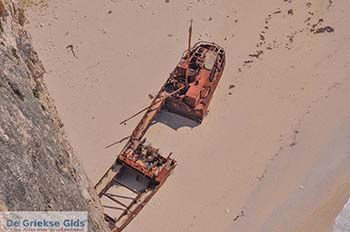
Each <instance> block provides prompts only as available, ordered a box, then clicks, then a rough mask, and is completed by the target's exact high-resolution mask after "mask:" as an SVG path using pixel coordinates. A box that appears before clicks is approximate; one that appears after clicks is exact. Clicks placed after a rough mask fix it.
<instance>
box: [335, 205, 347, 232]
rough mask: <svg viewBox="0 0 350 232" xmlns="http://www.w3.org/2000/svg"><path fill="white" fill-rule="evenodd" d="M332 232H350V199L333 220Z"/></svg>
mask: <svg viewBox="0 0 350 232" xmlns="http://www.w3.org/2000/svg"><path fill="white" fill-rule="evenodd" d="M333 232H350V199H349V201H348V203H346V204H345V206H344V209H343V210H342V211H341V212H340V214H339V215H338V217H337V218H336V219H335V223H334V226H333Z"/></svg>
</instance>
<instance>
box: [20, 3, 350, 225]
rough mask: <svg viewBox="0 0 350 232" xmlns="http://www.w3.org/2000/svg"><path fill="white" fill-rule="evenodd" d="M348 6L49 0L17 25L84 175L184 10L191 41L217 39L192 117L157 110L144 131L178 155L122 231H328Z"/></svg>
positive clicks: (169, 43) (338, 186) (337, 205)
mask: <svg viewBox="0 0 350 232" xmlns="http://www.w3.org/2000/svg"><path fill="white" fill-rule="evenodd" d="M349 10H350V2H349V1H346V0H338V1H333V2H332V1H328V0H327V1H326V0H317V1H316V0H314V1H284V0H270V1H268V2H264V3H262V1H259V0H251V1H244V0H237V1H231V0H222V1H204V0H203V1H183V0H181V1H173V0H170V1H169V2H166V1H137V0H134V1H124V0H119V1H118V0H108V1H101V0H91V1H89V2H88V3H87V1H83V0H75V1H72V0H62V1H59V2H58V1H49V3H48V5H47V6H36V7H31V8H30V10H29V15H28V19H29V23H28V24H27V25H26V26H27V28H28V29H29V30H30V32H31V34H32V36H33V42H34V46H35V47H36V49H37V51H38V52H39V55H40V57H41V59H42V61H43V63H44V65H45V67H46V70H47V74H46V82H47V85H48V88H49V91H50V92H51V94H52V97H53V98H54V99H55V101H56V105H57V108H58V111H59V112H60V113H61V116H62V119H63V122H64V124H65V129H66V131H67V134H68V136H69V138H70V140H71V142H72V145H73V147H74V149H75V152H76V153H77V155H78V156H79V157H80V159H81V160H82V162H83V165H84V167H85V170H86V171H87V174H88V176H89V177H90V179H91V181H92V182H93V183H95V182H96V181H97V180H98V179H99V178H100V177H101V176H102V175H103V174H104V172H105V171H106V169H107V168H108V167H109V166H110V165H111V164H112V161H113V160H114V159H115V157H116V155H117V154H118V152H119V151H120V150H121V148H122V144H120V145H116V146H113V147H111V148H109V149H105V146H106V145H108V144H111V143H113V142H115V141H117V140H119V139H121V138H123V137H125V136H127V135H129V134H130V132H131V131H132V129H133V128H134V126H135V125H136V123H137V122H138V121H137V119H136V120H132V121H130V122H129V123H128V124H127V125H126V126H120V125H119V122H120V121H122V120H123V119H125V118H127V117H128V116H130V115H132V114H133V113H135V112H137V111H138V110H140V109H142V108H143V107H145V106H147V105H148V104H149V103H150V101H151V100H150V99H149V97H148V95H149V94H153V95H154V94H156V93H157V92H158V90H159V88H160V87H161V86H162V84H163V83H164V82H165V80H166V78H167V77H168V74H169V73H170V72H171V71H172V70H173V68H174V67H175V65H176V64H177V62H178V61H179V59H180V57H181V55H182V53H183V51H184V50H185V49H186V45H187V30H188V25H189V22H190V19H191V18H192V19H193V20H194V28H193V29H194V33H193V39H194V41H198V40H207V41H214V42H216V43H218V44H220V45H222V46H223V47H224V48H225V50H226V59H227V62H226V67H225V71H224V75H223V76H222V80H221V81H220V83H219V86H218V88H217V90H216V92H215V95H214V98H213V101H212V102H211V106H210V112H209V115H208V117H207V118H206V119H205V120H204V122H203V123H202V124H201V125H199V126H196V125H195V124H193V123H192V122H190V121H188V120H184V119H182V118H179V117H177V116H174V115H171V114H168V113H162V114H161V115H160V116H159V117H158V118H157V123H156V124H155V125H154V126H152V127H151V129H150V130H149V132H148V134H147V135H146V137H147V138H148V140H149V141H150V142H152V143H153V144H154V145H155V146H157V147H159V148H160V149H161V151H163V152H164V153H168V152H173V153H174V158H175V159H176V160H177V161H178V166H177V168H176V169H175V172H174V174H173V175H172V176H171V177H170V179H168V181H167V182H166V183H165V185H164V186H163V187H162V189H161V190H160V191H159V193H157V195H156V196H155V197H154V198H153V199H152V201H151V202H150V203H149V204H148V205H147V206H146V207H145V209H144V210H143V211H142V212H141V214H140V215H139V216H137V218H136V219H135V220H134V221H133V222H132V223H131V224H130V225H129V226H128V227H127V229H126V230H125V231H127V232H133V231H135V232H136V231H142V232H150V231H152V232H153V231H167V232H179V231H181V232H186V231H188V232H197V231H198V232H200V231H201V232H202V231H208V232H209V231H220V232H221V231H223V232H225V231H240V232H241V231H249V232H250V231H251V232H253V231H267V232H271V231H281V232H288V231H307V232H310V231H331V230H332V226H333V223H334V220H335V217H336V216H337V214H338V213H339V212H340V210H341V209H342V207H343V205H344V204H345V202H346V201H347V199H348V197H349V193H350V191H349V188H350V187H349V186H350V172H349V170H348V167H349V165H350V148H349V146H348V144H350V127H349V125H350V108H349V107H348V104H349V99H350V79H349V73H350V67H349V63H350V62H349V61H350V45H349V44H350V43H349V38H350V31H349V30H348V22H349V17H350V16H349V15H348V14H347V12H349ZM69 45H72V46H69ZM67 46H69V47H68V48H67ZM71 48H73V51H74V54H73V52H72V49H71ZM315 228H317V229H315Z"/></svg>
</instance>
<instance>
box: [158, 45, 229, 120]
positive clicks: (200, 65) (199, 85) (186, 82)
mask: <svg viewBox="0 0 350 232" xmlns="http://www.w3.org/2000/svg"><path fill="white" fill-rule="evenodd" d="M224 67H225V52H224V49H223V48H221V47H220V46H218V45H216V44H214V43H208V42H199V43H197V44H195V45H194V47H193V48H192V49H191V50H190V52H187V53H186V54H185V56H184V57H183V58H182V59H181V60H180V62H179V64H178V65H177V66H176V68H175V69H174V71H173V72H172V73H171V74H170V77H169V79H168V81H167V82H166V84H165V85H164V86H163V91H165V92H172V91H176V90H177V89H179V88H183V90H182V91H179V93H177V94H175V95H172V96H170V97H169V98H167V99H166V103H165V109H167V110H168V111H170V112H172V113H175V114H179V115H181V116H183V117H186V118H189V119H192V120H194V121H197V122H199V123H201V122H202V120H203V118H204V117H205V116H206V114H207V112H208V107H209V103H210V101H211V99H212V97H213V94H214V91H215V89H216V87H217V85H218V83H219V81H220V78H221V75H222V73H223V71H224Z"/></svg>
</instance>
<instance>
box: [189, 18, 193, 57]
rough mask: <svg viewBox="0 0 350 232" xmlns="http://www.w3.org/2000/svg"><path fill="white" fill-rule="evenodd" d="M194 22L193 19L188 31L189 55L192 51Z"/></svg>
mask: <svg viewBox="0 0 350 232" xmlns="http://www.w3.org/2000/svg"><path fill="white" fill-rule="evenodd" d="M192 22H193V19H191V24H190V28H189V29H188V53H190V51H191V40H192Z"/></svg>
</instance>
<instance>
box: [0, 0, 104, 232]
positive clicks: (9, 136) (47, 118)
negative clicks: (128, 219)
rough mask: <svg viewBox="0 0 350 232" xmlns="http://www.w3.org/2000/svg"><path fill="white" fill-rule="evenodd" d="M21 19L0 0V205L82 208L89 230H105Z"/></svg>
mask: <svg viewBox="0 0 350 232" xmlns="http://www.w3.org/2000/svg"><path fill="white" fill-rule="evenodd" d="M24 20H25V18H24V14H23V10H19V7H18V5H17V3H16V2H15V1H9V0H7V1H6V4H5V3H4V2H3V0H0V210H11V211H15V210H19V211H22V210H25V211H31V210H35V211H39V210H43V211H45V210H49V211H50V210H54V211H60V210H66V211H88V212H89V231H109V230H108V228H107V227H106V225H105V222H104V219H103V214H102V210H101V207H100V202H99V199H98V197H97V196H96V194H95V192H94V189H93V187H92V186H91V184H90V182H89V181H88V179H87V177H86V175H85V173H84V170H83V169H82V168H81V166H80V164H79V161H78V160H77V159H76V158H75V156H74V154H73V152H72V149H71V146H70V145H69V143H68V141H67V139H66V138H65V136H64V132H63V128H62V127H63V124H62V123H61V121H60V119H59V118H58V115H57V112H56V109H55V107H54V106H53V104H52V100H51V98H50V96H49V95H48V93H47V90H46V87H45V85H44V83H43V74H44V68H43V65H42V64H41V62H40V61H39V59H38V56H37V54H36V52H35V51H34V49H33V48H32V46H31V41H30V36H29V35H28V33H27V32H26V31H25V30H24V29H23V28H22V26H21V25H23V23H24Z"/></svg>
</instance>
